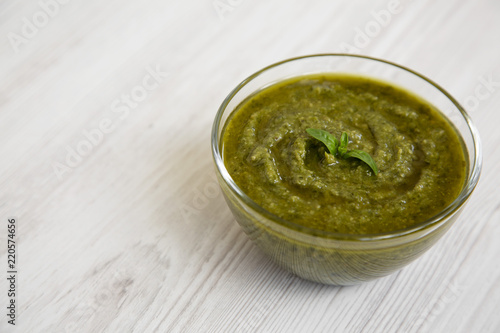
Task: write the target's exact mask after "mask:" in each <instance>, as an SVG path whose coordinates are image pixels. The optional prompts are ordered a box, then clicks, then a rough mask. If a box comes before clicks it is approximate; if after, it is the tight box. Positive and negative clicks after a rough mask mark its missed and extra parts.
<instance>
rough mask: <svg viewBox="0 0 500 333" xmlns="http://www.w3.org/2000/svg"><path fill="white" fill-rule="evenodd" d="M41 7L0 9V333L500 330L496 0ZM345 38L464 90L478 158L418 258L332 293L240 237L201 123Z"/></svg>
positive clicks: (76, 1)
mask: <svg viewBox="0 0 500 333" xmlns="http://www.w3.org/2000/svg"><path fill="white" fill-rule="evenodd" d="M55 1H56V0H41V2H38V1H35V0H26V1H14V0H4V1H2V2H1V3H0V37H1V38H0V156H1V163H0V189H1V191H0V219H1V224H0V271H1V272H2V273H1V274H0V277H1V279H0V281H1V282H0V308H1V309H3V310H1V311H0V318H1V319H0V321H1V322H0V331H1V332H464V333H465V332H467V333H469V332H500V225H499V224H500V194H499V191H498V188H499V186H500V177H499V176H498V166H499V165H500V150H499V147H500V131H499V130H498V125H499V123H500V43H499V41H500V20H499V17H500V2H499V1H497V0H476V1H466V0H450V1H432V0H423V1H409V0H408V1H405V0H401V1H400V2H399V5H397V4H398V2H397V0H393V1H368V0H366V1H360V0H358V1H326V0H325V1H319V0H318V1H285V0H276V1H263V0H260V1H241V0H220V1H214V0H203V1H202V0H197V1H173V0H167V1H159V0H158V1H154V0H143V1H124V0H122V1H118V0H109V1H98V0H87V1H83V0H71V1H69V0H66V1H62V0H60V3H59V2H55ZM54 3H55V4H56V5H54ZM43 4H51V5H47V6H45V7H46V9H45V10H46V11H47V12H49V13H50V14H51V15H48V14H43V7H44V5H43ZM395 4H396V5H397V6H395V7H394V5H395ZM383 10H384V11H387V12H389V10H392V11H393V13H391V14H390V15H389V16H387V15H386V16H383V15H382V16H380V15H379V18H378V19H379V21H381V22H382V23H383V24H381V23H377V21H376V17H377V15H376V14H374V13H380V11H383ZM389 13H390V12H389ZM382 20H385V21H382ZM26 22H28V23H26ZM32 24H37V25H38V26H37V25H33V26H31V25H32ZM370 29H371V30H370ZM360 31H361V32H360ZM362 32H367V33H369V35H370V36H368V37H366V38H363V37H361V33H362ZM354 47H356V48H357V50H354ZM349 50H352V51H355V52H356V53H361V54H366V55H371V56H376V57H381V58H385V59H388V60H391V61H394V62H397V63H400V64H403V65H405V66H408V67H410V68H413V69H415V70H416V71H419V72H421V73H423V74H424V75H426V76H428V77H430V78H432V79H433V80H435V81H436V82H438V83H439V84H441V85H442V86H443V87H445V88H446V89H448V90H449V91H450V92H451V93H452V94H453V95H454V96H455V97H456V98H457V99H458V100H459V101H461V102H463V103H464V104H465V105H466V107H467V108H468V109H469V112H470V114H471V116H472V118H473V119H474V121H475V123H476V125H477V127H478V129H479V131H480V134H481V138H482V141H483V148H484V168H483V173H482V178H481V181H480V184H479V185H478V187H477V189H476V191H475V192H474V194H473V196H472V198H471V200H470V202H469V204H468V206H467V207H466V209H465V210H464V212H463V214H462V216H461V218H460V219H459V220H458V222H457V223H456V224H455V225H454V227H453V228H452V230H451V231H450V232H449V233H448V234H447V235H446V236H445V237H444V238H443V239H442V240H441V241H440V242H439V243H438V244H437V245H436V246H435V247H434V248H433V249H432V250H431V251H429V252H428V253H426V254H425V255H424V256H423V257H421V258H420V259H418V260H417V261H415V262H414V263H412V264H410V265H409V266H407V267H406V268H404V269H403V270H401V271H400V272H398V273H396V274H393V275H391V276H388V277H386V278H382V279H380V280H377V281H374V282H371V283H366V284H363V285H359V286H356V287H345V288H339V287H328V286H323V285H318V284H314V283H310V282H307V281H303V280H301V279H299V278H296V277H294V276H292V275H291V274H289V273H287V272H285V271H283V270H281V269H279V268H277V267H276V266H275V265H274V264H273V263H271V262H270V261H269V260H268V259H267V258H266V257H264V256H263V254H262V253H261V252H259V250H258V249H257V248H255V247H254V245H253V244H252V243H251V242H250V241H249V240H248V239H247V237H246V235H245V234H244V233H243V232H242V230H241V229H240V228H239V226H238V225H237V224H236V222H235V221H234V220H233V218H232V216H231V214H230V212H229V210H228V208H227V207H226V205H225V202H224V200H223V198H222V196H221V195H220V193H219V192H218V191H217V187H216V186H215V183H214V178H213V175H214V173H213V168H212V159H211V153H210V130H211V125H212V120H213V117H214V115H215V113H216V111H217V108H218V106H219V105H220V103H221V102H222V100H223V98H224V97H225V96H226V95H227V94H228V93H229V91H230V90H231V89H232V88H233V87H234V86H235V85H236V84H237V83H239V82H240V81H241V80H242V79H244V78H245V77H246V76H248V75H250V74H251V73H253V72H254V71H256V70H258V69H260V68H261V67H263V66H266V65H268V64H271V63H273V62H276V61H279V60H282V59H285V58H289V57H294V56H299V55H304V54H312V53H322V52H340V51H349ZM148 71H149V72H151V71H156V72H157V74H155V75H156V80H155V79H154V78H153V77H148V76H147V75H149V74H148V73H149V72H148ZM165 73H167V74H165ZM488 81H490V83H489V84H488V83H485V82H488ZM144 84H146V86H147V88H148V89H147V90H144V89H143V88H144ZM144 92H145V93H146V95H144V96H142V95H141V93H144ZM130 94H133V95H134V94H135V95H134V96H135V99H136V100H137V103H135V102H126V101H125V99H126V98H127V95H130ZM126 103H128V104H126ZM127 105H128V106H127ZM100 126H101V127H100ZM96 130H99V131H100V133H101V134H100V135H99V134H96ZM102 130H105V131H106V133H103V131H102ZM85 133H87V135H90V137H91V138H92V140H93V143H92V142H90V141H89V139H86V136H85ZM88 133H93V134H88ZM86 141H87V143H85V142H86ZM89 142H90V143H89ZM78 149H79V150H80V152H83V156H81V155H80V156H79V157H75V156H73V157H71V158H70V159H69V164H71V165H70V166H68V163H67V161H66V159H67V158H68V154H70V153H68V151H78ZM61 166H65V168H62V167H61ZM55 170H58V171H57V172H56V171H55ZM58 172H59V176H58V174H57V173H58ZM11 216H14V217H16V218H17V225H18V226H17V245H18V250H17V251H18V252H17V255H18V261H17V269H18V271H19V273H18V286H17V292H18V293H17V298H16V299H17V318H16V326H15V327H13V326H12V325H8V324H7V319H8V318H7V316H6V313H7V311H6V306H7V304H8V303H7V302H8V301H9V300H8V298H7V289H8V285H7V281H6V275H7V273H6V271H7V251H6V250H7V244H6V242H7V218H8V217H11Z"/></svg>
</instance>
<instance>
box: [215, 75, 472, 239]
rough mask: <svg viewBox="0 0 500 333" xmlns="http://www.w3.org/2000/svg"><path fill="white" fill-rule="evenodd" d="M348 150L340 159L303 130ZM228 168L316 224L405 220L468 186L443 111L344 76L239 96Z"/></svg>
mask: <svg viewBox="0 0 500 333" xmlns="http://www.w3.org/2000/svg"><path fill="white" fill-rule="evenodd" d="M307 129H318V130H323V131H327V132H329V133H331V135H332V136H333V137H335V138H340V137H341V135H342V133H343V132H346V133H347V135H348V145H347V149H349V150H361V151H363V152H366V154H369V155H370V156H371V157H372V158H373V160H374V162H375V163H376V166H377V167H378V174H377V175H375V174H374V172H373V170H372V169H371V168H370V167H369V166H368V165H367V164H366V163H364V162H363V161H361V160H360V159H358V158H338V157H334V156H333V155H330V154H325V153H326V152H328V148H327V147H326V146H325V144H323V143H322V142H321V141H319V140H317V139H315V138H313V137H312V136H311V135H309V134H308V133H307V131H306V130H307ZM222 140H223V142H222V145H223V159H224V163H225V166H226V168H227V170H228V172H229V174H230V175H231V177H232V178H233V180H234V181H235V182H236V184H237V185H238V186H239V187H240V188H241V189H242V190H243V191H244V192H245V193H246V194H247V195H248V196H249V197H250V198H251V199H253V200H254V201H255V202H256V203H257V204H259V205H260V206H262V207H263V208H265V209H266V210H268V211H270V212H271V213H273V214H275V215H277V216H279V217H281V218H283V219H286V220H289V221H291V222H294V223H296V224H299V225H303V226H306V227H309V228H313V229H316V230H323V231H329V232H339V233H347V234H377V233H383V232H390V231H395V230H399V229H404V228H407V227H411V226H413V225H415V224H418V223H420V222H423V221H425V220H426V219H428V218H430V217H432V216H434V215H435V214H437V213H439V212H440V211H442V210H443V209H444V208H445V207H446V206H448V205H449V204H450V203H451V202H452V201H453V200H454V199H455V198H456V197H457V196H458V194H459V192H460V191H461V189H462V187H463V186H464V181H465V173H466V171H467V162H466V151H465V150H464V146H463V144H462V141H461V138H460V136H459V134H457V132H456V130H455V129H454V128H453V126H452V125H451V124H450V123H449V122H448V121H447V120H446V119H445V117H444V116H443V115H442V114H441V113H440V112H439V111H438V110H436V108H435V107H433V106H432V105H430V104H428V103H427V102H425V101H424V100H422V99H420V98H419V97H417V96H415V95H413V94H411V93H409V92H408V91H406V90H403V89H402V88H399V87H396V86H393V85H390V84H388V83H385V82H382V81H377V80H374V79H370V78H365V77H359V76H350V75H334V74H322V75H306V76H300V77H295V78H292V79H288V80H285V81H282V82H279V83H277V84H274V85H272V86H269V87H267V88H264V89H263V90H261V91H258V92H257V93H255V94H254V95H252V96H250V97H249V98H247V99H246V100H245V101H243V102H242V103H241V104H240V105H239V106H238V107H237V108H236V110H235V111H234V112H233V113H232V114H231V116H230V119H229V120H228V122H226V127H225V129H224V132H223V137H222Z"/></svg>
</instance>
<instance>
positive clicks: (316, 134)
mask: <svg viewBox="0 0 500 333" xmlns="http://www.w3.org/2000/svg"><path fill="white" fill-rule="evenodd" d="M306 132H307V133H309V135H310V136H312V137H313V138H315V139H317V140H319V141H321V142H323V143H324V144H325V146H326V148H328V150H329V151H330V154H332V155H335V154H336V153H337V149H338V146H339V140H337V138H335V137H334V136H333V135H331V134H330V133H328V132H327V131H323V130H319V129H315V128H308V129H306Z"/></svg>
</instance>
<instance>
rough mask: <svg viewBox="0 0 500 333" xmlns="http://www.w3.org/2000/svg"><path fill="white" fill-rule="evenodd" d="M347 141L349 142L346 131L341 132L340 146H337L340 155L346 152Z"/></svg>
mask: <svg viewBox="0 0 500 333" xmlns="http://www.w3.org/2000/svg"><path fill="white" fill-rule="evenodd" d="M348 143H349V138H348V137H347V133H346V132H342V135H341V136H340V147H339V154H340V156H342V157H344V155H345V153H346V152H347V144H348Z"/></svg>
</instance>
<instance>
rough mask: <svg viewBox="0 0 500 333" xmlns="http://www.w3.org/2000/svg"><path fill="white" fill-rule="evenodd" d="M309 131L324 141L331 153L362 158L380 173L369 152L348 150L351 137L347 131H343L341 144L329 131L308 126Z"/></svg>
mask: <svg viewBox="0 0 500 333" xmlns="http://www.w3.org/2000/svg"><path fill="white" fill-rule="evenodd" d="M306 131H307V133H309V135H311V136H312V137H313V138H315V139H317V140H319V141H321V142H323V143H324V144H325V146H326V147H327V148H328V150H329V151H330V154H332V155H337V156H339V155H340V157H342V158H344V159H347V158H350V157H354V158H357V159H360V160H361V161H363V162H365V163H366V164H368V166H369V167H370V168H371V169H372V170H373V172H374V173H375V175H376V174H378V168H377V165H376V164H375V161H374V160H373V158H372V157H371V156H370V154H368V153H367V152H364V151H362V150H357V149H354V150H347V143H348V142H349V137H348V136H347V133H346V132H342V135H341V137H340V144H339V140H337V138H335V137H334V136H333V135H331V134H330V133H328V132H327V131H323V130H319V129H315V128H308V129H306Z"/></svg>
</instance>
